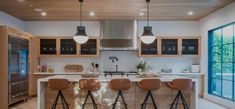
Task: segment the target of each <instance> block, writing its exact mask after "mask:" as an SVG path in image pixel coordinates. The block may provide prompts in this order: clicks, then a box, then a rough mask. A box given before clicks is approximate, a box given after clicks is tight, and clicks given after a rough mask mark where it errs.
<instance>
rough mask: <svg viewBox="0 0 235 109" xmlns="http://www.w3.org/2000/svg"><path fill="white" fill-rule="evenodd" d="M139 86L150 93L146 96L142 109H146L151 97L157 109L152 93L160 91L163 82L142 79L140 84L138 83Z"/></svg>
mask: <svg viewBox="0 0 235 109" xmlns="http://www.w3.org/2000/svg"><path fill="white" fill-rule="evenodd" d="M138 86H139V87H140V88H141V89H144V90H147V91H148V93H147V95H146V96H145V99H144V102H143V104H142V106H141V109H146V105H147V102H148V98H149V97H151V99H152V102H153V106H154V109H157V104H156V102H155V99H154V97H153V94H152V91H154V90H158V89H159V88H160V87H161V80H160V79H142V80H141V81H140V82H138Z"/></svg>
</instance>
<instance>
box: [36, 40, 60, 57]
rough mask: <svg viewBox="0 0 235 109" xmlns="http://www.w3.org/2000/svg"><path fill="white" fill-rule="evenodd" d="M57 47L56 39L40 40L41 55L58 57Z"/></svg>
mask: <svg viewBox="0 0 235 109" xmlns="http://www.w3.org/2000/svg"><path fill="white" fill-rule="evenodd" d="M56 46H57V40H56V39H40V55H56V54H57V49H56V48H57V47H56Z"/></svg>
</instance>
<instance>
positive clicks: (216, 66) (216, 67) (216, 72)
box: [211, 63, 221, 79]
mask: <svg viewBox="0 0 235 109" xmlns="http://www.w3.org/2000/svg"><path fill="white" fill-rule="evenodd" d="M211 69H212V78H216V79H221V63H213V64H212V66H211Z"/></svg>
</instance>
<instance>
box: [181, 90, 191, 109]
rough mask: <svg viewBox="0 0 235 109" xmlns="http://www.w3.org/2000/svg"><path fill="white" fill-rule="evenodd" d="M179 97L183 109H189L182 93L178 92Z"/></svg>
mask: <svg viewBox="0 0 235 109" xmlns="http://www.w3.org/2000/svg"><path fill="white" fill-rule="evenodd" d="M180 96H181V99H182V103H183V106H184V109H189V107H188V104H187V102H186V100H185V98H184V96H183V93H182V92H181V91H180Z"/></svg>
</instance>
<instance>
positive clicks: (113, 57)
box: [109, 56, 118, 72]
mask: <svg viewBox="0 0 235 109" xmlns="http://www.w3.org/2000/svg"><path fill="white" fill-rule="evenodd" d="M109 59H110V60H111V61H112V63H114V62H115V61H118V58H117V57H116V56H110V57H109ZM116 72H118V64H116Z"/></svg>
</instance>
